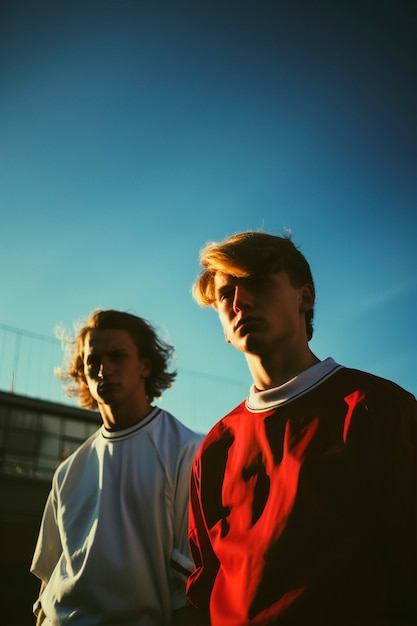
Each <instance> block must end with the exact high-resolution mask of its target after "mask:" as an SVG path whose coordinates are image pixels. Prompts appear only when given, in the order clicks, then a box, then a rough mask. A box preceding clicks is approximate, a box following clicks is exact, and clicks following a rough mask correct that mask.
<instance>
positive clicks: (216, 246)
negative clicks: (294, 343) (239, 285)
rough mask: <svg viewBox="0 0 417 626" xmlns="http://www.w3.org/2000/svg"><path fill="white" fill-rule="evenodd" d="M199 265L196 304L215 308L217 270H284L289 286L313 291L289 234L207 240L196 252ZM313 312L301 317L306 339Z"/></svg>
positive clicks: (251, 233)
mask: <svg viewBox="0 0 417 626" xmlns="http://www.w3.org/2000/svg"><path fill="white" fill-rule="evenodd" d="M200 265H201V266H202V268H203V271H202V272H201V274H200V276H199V277H198V279H197V280H196V281H195V283H194V285H193V296H194V298H195V300H196V301H197V302H198V304H200V306H209V305H212V306H213V307H214V308H216V298H215V288H214V277H215V275H216V273H218V272H221V273H223V274H228V275H229V276H235V277H239V278H243V277H246V276H251V275H253V274H270V273H277V272H281V271H285V272H286V273H287V274H288V277H289V279H290V281H291V284H292V285H293V287H302V286H303V285H306V284H309V285H311V286H312V288H313V291H314V282H313V276H312V274H311V270H310V266H309V264H308V263H307V260H306V259H305V257H304V256H303V255H302V254H301V252H300V251H299V250H298V248H297V247H296V246H295V245H294V243H293V242H292V241H291V235H290V234H288V235H286V236H284V237H278V236H276V235H269V234H268V233H264V232H259V231H247V232H243V233H237V234H236V235H233V236H232V237H229V238H227V239H225V240H224V241H221V242H210V243H208V244H207V245H206V246H205V247H204V248H203V249H202V251H201V253H200ZM313 315H314V311H313V309H311V311H307V313H306V318H305V319H306V329H307V338H308V339H309V340H310V339H311V338H312V336H313Z"/></svg>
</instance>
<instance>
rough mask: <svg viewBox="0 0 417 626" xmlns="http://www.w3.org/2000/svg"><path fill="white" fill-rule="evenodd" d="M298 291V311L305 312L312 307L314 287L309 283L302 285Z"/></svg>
mask: <svg viewBox="0 0 417 626" xmlns="http://www.w3.org/2000/svg"><path fill="white" fill-rule="evenodd" d="M299 293H300V311H303V312H304V313H306V312H307V311H311V309H312V308H313V307H314V301H315V293H314V288H313V286H312V285H310V284H308V283H307V284H306V285H303V286H302V287H300V289H299Z"/></svg>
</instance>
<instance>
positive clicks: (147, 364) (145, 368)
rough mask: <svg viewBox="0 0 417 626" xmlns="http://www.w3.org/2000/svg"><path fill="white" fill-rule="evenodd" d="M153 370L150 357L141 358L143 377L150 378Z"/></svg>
mask: <svg viewBox="0 0 417 626" xmlns="http://www.w3.org/2000/svg"><path fill="white" fill-rule="evenodd" d="M151 371H152V363H151V360H150V359H148V357H146V356H145V357H143V359H141V371H140V373H141V376H142V378H148V376H149V374H150V373H151Z"/></svg>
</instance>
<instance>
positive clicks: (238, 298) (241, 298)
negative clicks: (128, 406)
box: [233, 284, 252, 313]
mask: <svg viewBox="0 0 417 626" xmlns="http://www.w3.org/2000/svg"><path fill="white" fill-rule="evenodd" d="M251 305H252V301H251V298H250V293H249V292H248V290H247V289H245V287H244V286H243V285H241V284H240V285H239V284H238V285H236V286H235V294H234V297H233V311H234V312H235V313H238V312H239V311H243V310H244V309H247V308H249V307H250V306H251Z"/></svg>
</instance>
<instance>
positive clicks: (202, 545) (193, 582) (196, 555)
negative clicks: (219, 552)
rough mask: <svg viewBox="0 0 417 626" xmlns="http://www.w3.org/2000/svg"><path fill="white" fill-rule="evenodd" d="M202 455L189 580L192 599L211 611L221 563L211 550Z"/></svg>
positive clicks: (195, 485)
mask: <svg viewBox="0 0 417 626" xmlns="http://www.w3.org/2000/svg"><path fill="white" fill-rule="evenodd" d="M200 472H201V456H200V454H198V455H197V457H196V459H195V461H194V463H193V467H192V470H191V485H190V510H189V534H188V541H189V546H190V552H191V557H192V559H193V561H194V565H195V569H194V571H193V573H192V574H191V576H190V577H189V579H188V583H187V597H188V600H189V601H190V602H191V604H193V605H194V606H195V607H196V608H198V609H205V610H207V609H208V607H209V602H210V595H211V590H212V588H213V584H214V580H215V578H216V575H217V571H218V569H219V561H218V559H217V557H216V555H215V554H214V552H213V549H212V547H211V542H210V537H209V531H208V527H207V523H206V520H205V516H204V510H203V505H202V496H201V481H200V475H201V473H200Z"/></svg>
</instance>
